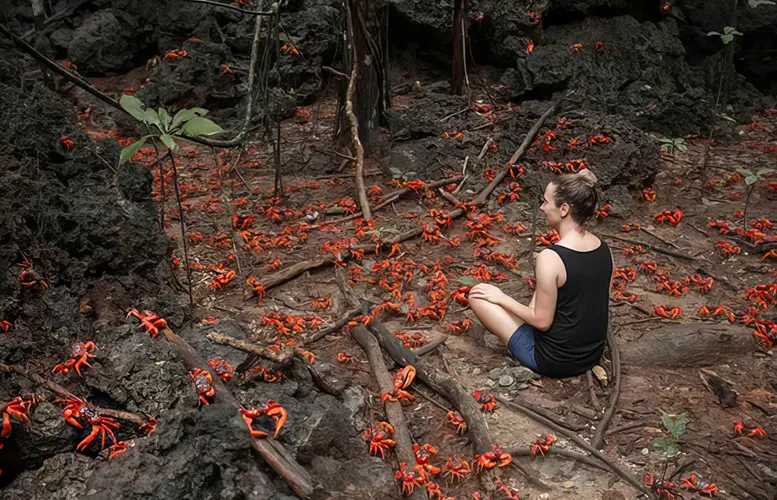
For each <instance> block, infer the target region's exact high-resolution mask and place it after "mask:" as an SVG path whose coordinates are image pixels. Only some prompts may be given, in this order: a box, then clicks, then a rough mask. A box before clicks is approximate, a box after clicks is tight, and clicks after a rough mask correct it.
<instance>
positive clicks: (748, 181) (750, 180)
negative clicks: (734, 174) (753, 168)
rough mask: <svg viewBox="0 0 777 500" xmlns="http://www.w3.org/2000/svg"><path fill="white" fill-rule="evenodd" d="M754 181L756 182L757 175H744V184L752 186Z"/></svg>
mask: <svg viewBox="0 0 777 500" xmlns="http://www.w3.org/2000/svg"><path fill="white" fill-rule="evenodd" d="M756 182H758V176H757V175H748V176H747V177H745V184H747V185H748V186H752V185H753V184H755V183H756Z"/></svg>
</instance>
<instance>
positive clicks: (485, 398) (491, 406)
mask: <svg viewBox="0 0 777 500" xmlns="http://www.w3.org/2000/svg"><path fill="white" fill-rule="evenodd" d="M472 395H473V396H474V397H475V399H476V400H477V402H478V403H480V406H481V408H482V409H483V410H484V411H489V412H491V411H494V410H496V401H495V400H494V396H492V395H491V393H488V392H486V391H475V392H473V393H472Z"/></svg>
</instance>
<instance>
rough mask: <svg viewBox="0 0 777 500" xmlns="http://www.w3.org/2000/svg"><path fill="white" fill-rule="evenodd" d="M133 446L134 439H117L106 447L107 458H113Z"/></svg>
mask: <svg viewBox="0 0 777 500" xmlns="http://www.w3.org/2000/svg"><path fill="white" fill-rule="evenodd" d="M133 446H135V442H134V441H119V442H118V443H116V444H114V445H113V446H111V447H109V448H108V451H109V453H108V460H113V459H114V458H116V457H118V456H119V455H121V454H122V453H124V452H125V451H127V449H129V448H132V447H133Z"/></svg>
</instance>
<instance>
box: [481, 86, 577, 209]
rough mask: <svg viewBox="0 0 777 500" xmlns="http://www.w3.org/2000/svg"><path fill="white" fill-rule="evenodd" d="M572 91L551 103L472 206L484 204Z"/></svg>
mask: <svg viewBox="0 0 777 500" xmlns="http://www.w3.org/2000/svg"><path fill="white" fill-rule="evenodd" d="M574 92H575V91H574V90H573V91H571V92H567V93H566V94H564V95H562V96H561V97H560V98H559V99H558V100H556V102H554V103H553V105H552V106H551V107H550V108H548V110H547V111H545V113H543V114H542V116H540V118H539V120H537V122H536V123H535V124H534V126H532V128H531V129H530V130H529V133H528V134H526V137H525V138H524V139H523V142H522V143H521V145H520V146H519V147H518V150H517V151H516V152H515V153H514V154H513V156H512V157H510V160H509V161H508V162H507V167H506V168H504V169H502V170H501V171H499V172H498V173H497V174H496V176H494V180H493V181H491V183H490V184H489V185H488V186H486V188H485V189H484V190H483V191H481V192H480V194H479V195H478V196H477V197H476V198H475V199H474V200H473V201H472V203H473V204H474V205H480V204H482V203H484V202H485V201H486V200H487V199H488V197H489V196H490V195H491V193H492V192H493V191H494V189H496V187H497V186H498V185H499V183H500V182H502V180H503V179H504V178H505V176H506V175H507V173H508V172H509V171H510V167H511V166H513V165H514V164H515V163H516V162H517V161H518V159H519V158H520V157H521V156H523V154H524V153H525V152H526V150H528V149H529V146H531V143H532V142H534V139H535V137H537V134H539V133H540V129H541V128H542V126H543V125H544V124H545V121H546V120H547V119H548V118H549V117H550V115H552V114H553V113H554V112H555V111H556V109H557V108H558V107H559V105H560V104H561V102H562V101H563V100H564V99H566V98H567V97H569V96H571V95H572V94H574Z"/></svg>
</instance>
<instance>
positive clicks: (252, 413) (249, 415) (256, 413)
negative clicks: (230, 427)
mask: <svg viewBox="0 0 777 500" xmlns="http://www.w3.org/2000/svg"><path fill="white" fill-rule="evenodd" d="M240 414H241V415H242V416H243V421H244V422H245V423H246V425H247V426H248V432H250V433H251V437H253V438H260V437H267V436H268V435H269V434H267V433H266V432H264V431H260V430H258V429H254V427H253V425H252V424H253V422H254V419H255V418H259V417H261V416H262V415H263V413H262V410H246V409H245V408H240Z"/></svg>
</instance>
